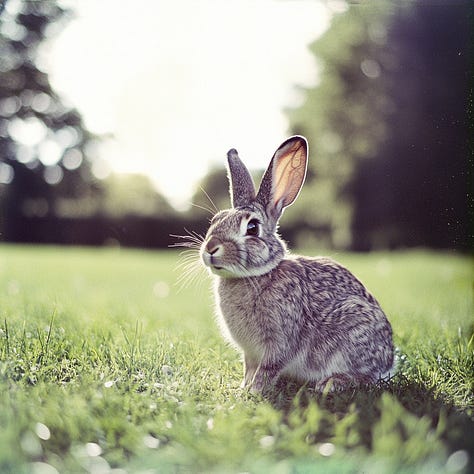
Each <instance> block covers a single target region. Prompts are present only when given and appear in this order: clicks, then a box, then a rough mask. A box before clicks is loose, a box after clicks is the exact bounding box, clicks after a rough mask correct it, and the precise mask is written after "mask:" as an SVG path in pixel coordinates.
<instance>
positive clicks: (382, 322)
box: [201, 136, 394, 391]
mask: <svg viewBox="0 0 474 474" xmlns="http://www.w3.org/2000/svg"><path fill="white" fill-rule="evenodd" d="M306 156H307V144H306V140H305V139H304V138H303V137H298V136H297V137H292V138H290V139H288V140H287V141H286V142H284V143H283V144H282V145H281V146H280V147H279V149H278V150H277V152H276V153H275V155H274V157H273V159H272V162H271V163H270V166H269V169H268V170H267V172H266V174H265V177H264V178H263V181H262V184H261V186H260V191H259V193H258V194H257V195H256V196H255V190H254V189H253V183H252V181H251V178H250V175H249V174H248V171H247V170H246V168H245V166H244V165H243V163H242V162H241V161H240V159H239V158H238V155H237V152H236V151H235V150H231V152H229V169H230V173H229V178H230V181H231V195H232V197H233V203H234V206H235V204H236V203H238V205H237V206H236V207H234V208H233V209H231V210H227V211H221V212H220V213H218V214H216V216H215V217H214V218H213V220H212V221H211V226H210V228H209V231H208V233H207V235H206V239H205V241H204V243H203V245H202V248H201V256H202V258H203V261H204V263H205V264H206V265H207V266H208V267H209V269H210V270H211V271H212V272H213V273H214V274H215V275H216V287H215V288H216V301H217V308H218V316H219V318H220V320H221V326H222V328H223V332H224V333H225V335H226V336H227V338H228V339H229V340H230V341H231V342H232V343H233V344H234V345H236V346H237V347H239V348H240V349H241V350H242V351H243V353H244V362H245V375H244V381H243V386H247V387H250V388H252V389H253V390H256V391H262V390H265V389H267V388H270V387H271V386H272V385H274V383H275V382H276V380H277V379H278V377H279V376H280V375H284V376H286V377H290V378H294V379H298V380H301V381H303V382H311V383H312V384H313V385H314V386H315V387H316V388H318V389H321V390H322V389H324V387H325V386H326V384H327V383H328V382H329V381H330V383H331V386H332V388H333V389H339V388H344V387H345V386H348V385H351V384H360V383H364V384H365V383H372V382H376V381H378V380H380V379H381V378H383V377H385V376H387V374H388V373H389V372H390V370H391V368H392V366H393V352H394V350H393V343H392V330H391V326H390V323H389V322H388V320H387V318H386V316H385V314H384V313H383V311H382V309H381V308H380V305H379V304H378V302H377V301H376V300H375V298H374V297H373V296H372V295H371V294H370V293H369V292H368V291H367V289H366V288H365V287H364V285H363V284H362V283H361V282H360V281H359V280H358V279H357V278H356V277H354V275H352V273H350V272H349V270H347V269H346V268H344V267H343V266H342V265H340V264H338V263H336V262H335V261H333V260H331V259H329V258H325V257H316V258H309V257H302V256H292V255H289V254H288V252H287V250H286V247H285V245H284V243H283V242H282V240H281V239H280V238H279V236H278V234H277V222H278V219H279V217H280V215H281V213H282V211H283V208H284V207H286V206H288V205H289V204H291V203H292V202H293V201H294V199H295V198H296V195H297V193H298V191H299V188H300V187H301V185H302V184H303V181H304V175H305V171H306ZM285 160H286V161H285ZM302 160H304V162H303V161H302ZM280 165H281V166H280ZM278 166H280V170H278V169H277V167H278ZM303 166H304V170H303V169H302V167H303ZM298 167H299V168H298ZM292 169H295V170H296V173H294V175H292V174H291V173H292ZM281 170H282V171H281ZM288 170H289V171H288ZM275 182H278V183H281V182H283V183H284V184H283V185H281V186H280V187H279V188H278V185H276V184H275ZM237 183H238V184H237ZM237 186H240V187H242V186H245V187H246V188H245V191H244V190H242V189H239V188H238V187H237ZM262 189H263V191H262ZM239 196H245V199H243V200H242V198H241V197H239ZM275 196H277V198H275ZM250 221H252V222H255V221H257V222H258V232H259V233H258V235H245V229H246V225H248V223H249V222H250ZM242 230H243V231H242Z"/></svg>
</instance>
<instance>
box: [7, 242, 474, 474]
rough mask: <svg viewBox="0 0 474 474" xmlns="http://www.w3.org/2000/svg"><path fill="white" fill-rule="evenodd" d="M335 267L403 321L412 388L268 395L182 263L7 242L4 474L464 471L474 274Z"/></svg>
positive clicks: (400, 263) (412, 267)
mask: <svg viewBox="0 0 474 474" xmlns="http://www.w3.org/2000/svg"><path fill="white" fill-rule="evenodd" d="M336 257H337V258H338V260H340V261H341V262H343V263H345V264H346V265H348V266H349V267H350V268H351V269H352V270H353V271H354V272H355V273H356V274H357V275H358V276H359V277H360V278H361V279H362V280H363V281H364V282H365V283H366V284H367V285H368V287H369V288H370V289H371V290H372V291H373V292H374V294H376V295H377V297H378V298H379V300H380V302H381V304H382V306H383V307H384V308H385V310H386V312H387V314H388V315H389V318H390V320H391V321H392V324H393V328H394V333H395V339H396V344H397V346H398V347H399V354H398V356H399V374H398V375H397V376H396V378H395V379H394V380H392V381H391V382H389V383H386V384H382V385H381V386H378V387H373V388H367V389H363V390H358V391H347V392H343V393H337V394H334V393H325V394H317V393H314V392H313V391H312V390H311V388H310V387H299V386H296V385H295V384H293V383H284V382H282V384H281V386H280V387H279V390H278V391H276V392H275V393H274V394H273V395H271V396H270V397H269V398H267V399H262V398H261V397H259V396H255V395H252V394H249V393H247V392H245V391H243V390H241V389H240V388H239V384H240V377H241V373H242V367H241V362H240V361H239V356H238V355H237V354H236V353H235V351H234V350H233V349H231V348H229V347H227V346H226V344H225V343H224V342H223V340H222V338H221V336H220V335H219V333H218V329H217V327H216V324H215V323H214V321H213V317H212V300H211V295H210V292H209V291H208V290H207V287H208V282H207V281H205V280H206V276H205V275H204V274H202V275H200V278H202V282H201V283H202V284H200V283H199V284H197V285H196V286H194V287H185V288H180V287H179V286H176V285H175V282H176V280H177V279H178V277H179V276H180V271H179V270H178V271H173V268H176V266H177V263H178V255H177V254H176V253H174V252H144V251H130V250H127V251H124V250H112V249H110V250H98V249H78V248H75V249H74V248H68V249H64V248H61V249H60V248H56V247H51V248H45V247H43V248H35V247H13V246H2V247H1V248H0V307H1V308H2V310H1V315H0V316H1V322H0V397H1V399H2V404H0V425H1V426H2V430H1V431H0V471H1V472H15V473H18V472H20V473H21V472H50V471H51V472H56V471H54V470H52V469H53V468H54V469H56V470H57V471H58V472H98V471H101V472H109V471H110V469H112V468H118V469H124V470H126V471H127V472H143V471H147V472H219V473H221V472H244V471H245V472H252V473H265V472H281V473H309V472H311V473H313V472H316V473H318V472H321V473H328V472H329V473H341V472H342V473H344V472H347V473H349V472H369V473H381V472H382V473H392V472H393V473H395V472H407V473H419V472H426V473H433V472H435V473H436V472H439V473H441V472H446V471H454V472H468V469H469V467H471V466H472V464H471V465H468V464H467V462H468V460H469V456H470V461H471V463H472V460H473V459H474V458H473V456H474V445H473V440H474V436H473V434H474V394H473V388H474V385H473V383H474V375H473V374H474V370H473V369H474V345H473V329H474V327H473V321H472V314H473V306H472V304H473V301H472V281H473V272H472V261H469V260H468V259H466V258H464V257H460V256H457V255H452V254H440V253H428V252H421V251H417V252H403V253H394V254H389V253H377V254H371V255H356V254H340V255H337V256H336ZM42 469H43V470H42ZM46 469H50V471H46Z"/></svg>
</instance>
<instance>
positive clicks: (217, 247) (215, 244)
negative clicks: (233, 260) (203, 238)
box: [206, 236, 224, 257]
mask: <svg viewBox="0 0 474 474" xmlns="http://www.w3.org/2000/svg"><path fill="white" fill-rule="evenodd" d="M223 250H224V246H223V245H222V242H221V241H220V240H219V239H218V238H217V237H214V236H212V237H211V238H210V239H209V241H208V242H207V244H206V252H207V253H208V254H209V255H213V256H216V257H218V256H219V255H221V254H222V253H223Z"/></svg>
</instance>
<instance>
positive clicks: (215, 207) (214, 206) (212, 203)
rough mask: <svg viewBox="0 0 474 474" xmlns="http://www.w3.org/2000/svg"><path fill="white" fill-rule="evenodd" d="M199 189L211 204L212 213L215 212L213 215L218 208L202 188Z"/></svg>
mask: <svg viewBox="0 0 474 474" xmlns="http://www.w3.org/2000/svg"><path fill="white" fill-rule="evenodd" d="M199 189H200V190H201V191H202V192H203V193H204V195H205V196H206V197H207V199H208V200H209V202H210V203H211V206H212V207H213V208H214V211H215V212H214V214H215V213H217V212H219V209H218V207H217V206H216V204H215V202H214V201H213V200H212V199H211V197H210V196H209V194H207V192H206V190H205V189H204V188H203V187H202V186H199Z"/></svg>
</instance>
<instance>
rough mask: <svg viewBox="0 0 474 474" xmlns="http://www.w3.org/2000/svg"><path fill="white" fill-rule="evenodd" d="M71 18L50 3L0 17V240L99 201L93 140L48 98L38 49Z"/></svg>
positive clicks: (9, 7) (11, 8) (19, 6)
mask: <svg viewBox="0 0 474 474" xmlns="http://www.w3.org/2000/svg"><path fill="white" fill-rule="evenodd" d="M69 16H70V12H69V11H67V10H65V9H64V8H62V7H61V6H59V4H58V3H57V2H54V1H50V0H48V1H23V2H16V3H14V2H11V3H7V4H6V9H5V10H4V11H3V13H2V15H1V17H0V58H1V59H0V200H1V201H0V207H1V214H2V219H1V221H2V224H3V229H0V230H1V231H2V232H3V237H4V238H7V239H8V238H9V237H14V236H15V234H16V232H17V230H18V228H20V227H21V226H22V220H23V218H25V217H28V216H45V215H52V214H54V213H55V210H56V207H57V203H58V201H59V199H61V198H81V197H84V196H88V195H97V194H100V186H99V185H98V183H97V181H96V180H95V179H94V177H93V175H92V173H91V160H92V156H91V154H92V152H93V148H94V143H95V141H96V139H97V138H96V137H94V136H93V135H92V134H91V133H89V132H88V131H87V130H86V128H85V127H84V124H83V121H82V118H81V116H80V114H79V113H78V112H77V110H75V109H74V108H72V107H70V106H69V105H67V104H66V103H64V101H63V100H62V99H61V98H60V97H59V96H58V95H57V94H56V93H55V92H54V90H53V89H52V87H51V84H50V82H49V78H48V75H47V74H46V73H45V72H44V70H43V68H42V66H41V61H40V58H39V56H38V48H39V46H40V44H41V43H42V42H43V41H44V40H45V39H47V38H48V37H50V36H51V35H52V34H53V31H55V28H53V26H54V27H56V26H57V25H61V24H64V21H66V20H67V19H68V17H69Z"/></svg>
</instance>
